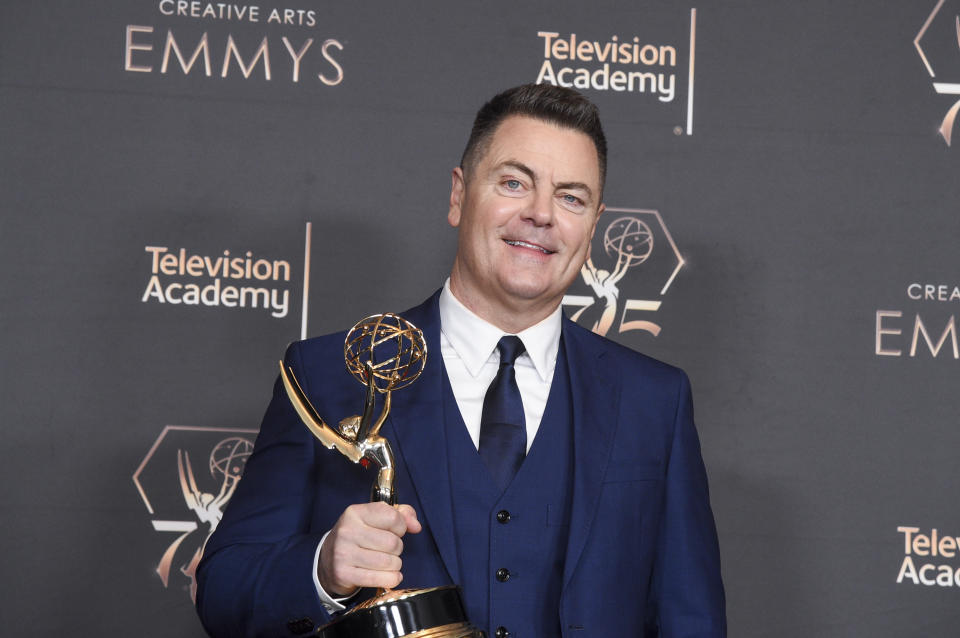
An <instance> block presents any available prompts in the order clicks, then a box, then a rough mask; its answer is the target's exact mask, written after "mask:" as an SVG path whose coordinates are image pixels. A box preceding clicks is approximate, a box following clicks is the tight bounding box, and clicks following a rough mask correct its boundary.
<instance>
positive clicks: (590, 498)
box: [563, 318, 620, 587]
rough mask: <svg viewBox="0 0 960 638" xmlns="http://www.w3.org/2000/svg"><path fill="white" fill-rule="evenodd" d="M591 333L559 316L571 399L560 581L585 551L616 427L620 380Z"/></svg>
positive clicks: (566, 581)
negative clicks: (569, 494) (569, 481)
mask: <svg viewBox="0 0 960 638" xmlns="http://www.w3.org/2000/svg"><path fill="white" fill-rule="evenodd" d="M593 338H594V337H593V335H592V334H590V333H588V332H586V331H584V330H583V329H582V328H580V327H579V326H576V325H575V324H573V323H572V322H570V321H569V320H567V319H566V318H564V320H563V339H564V346H565V347H566V349H567V367H568V368H569V373H570V388H571V395H572V397H571V402H572V404H573V449H574V470H573V501H572V503H571V515H570V537H569V539H568V541H567V553H566V557H565V560H564V567H563V585H564V587H566V585H567V584H568V583H569V582H570V577H571V576H572V575H573V571H574V569H575V568H576V566H577V562H578V561H579V559H580V554H581V553H582V552H583V548H584V545H585V544H586V542H587V538H589V536H590V528H591V526H592V525H593V520H594V518H595V516H596V513H597V504H598V503H599V502H600V490H601V489H602V483H603V476H604V474H605V473H606V469H607V464H608V462H609V460H610V451H611V449H612V443H613V438H614V434H615V432H616V427H617V405H619V398H620V380H619V378H618V377H617V376H616V375H615V374H614V373H613V371H611V370H609V369H607V367H605V366H604V365H603V364H604V362H603V355H604V354H605V351H603V350H599V351H598V350H597V348H596V344H595V343H594V344H592V346H593V347H591V344H588V343H587V340H588V339H593Z"/></svg>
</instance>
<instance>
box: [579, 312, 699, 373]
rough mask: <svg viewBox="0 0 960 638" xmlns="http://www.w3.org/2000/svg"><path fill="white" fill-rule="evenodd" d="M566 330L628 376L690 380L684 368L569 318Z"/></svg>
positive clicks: (609, 364) (605, 362) (585, 347)
mask: <svg viewBox="0 0 960 638" xmlns="http://www.w3.org/2000/svg"><path fill="white" fill-rule="evenodd" d="M564 330H565V331H566V334H568V335H569V336H570V337H571V338H572V339H573V340H575V341H578V342H579V343H580V344H582V347H583V348H584V349H585V350H589V351H594V352H597V353H598V355H599V356H601V357H602V360H603V362H604V363H603V365H604V366H611V367H615V368H616V369H618V370H619V371H620V372H621V373H623V374H625V375H627V376H630V375H640V376H642V377H643V378H645V379H648V380H651V381H652V380H659V381H661V382H664V383H678V382H680V381H681V380H686V379H687V374H686V373H685V372H684V371H683V370H682V369H680V368H678V367H676V366H674V365H671V364H669V363H666V362H664V361H660V360H659V359H655V358H653V357H651V356H649V355H645V354H643V353H642V352H637V351H636V350H634V349H632V348H628V347H627V346H624V345H621V344H619V343H617V342H616V341H613V340H612V339H608V338H607V337H604V336H601V335H598V334H596V333H594V332H593V331H591V330H587V329H586V328H584V327H583V326H580V325H578V324H576V323H574V322H573V321H570V320H569V319H566V318H565V319H564Z"/></svg>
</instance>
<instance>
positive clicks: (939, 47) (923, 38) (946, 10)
mask: <svg viewBox="0 0 960 638" xmlns="http://www.w3.org/2000/svg"><path fill="white" fill-rule="evenodd" d="M944 5H947V6H944ZM913 45H914V46H915V47H916V49H917V53H919V54H920V59H921V60H923V64H924V66H925V67H926V69H927V73H929V74H930V78H931V79H933V80H934V82H933V89H934V90H935V91H936V92H937V93H939V94H941V95H953V96H956V102H954V104H953V106H951V107H950V108H949V109H948V110H947V112H946V114H945V115H944V116H943V121H942V122H941V123H940V128H939V129H938V130H939V133H940V135H941V136H942V137H943V140H944V141H945V142H946V143H947V146H950V143H951V140H952V137H953V129H954V125H955V123H956V119H957V114H958V113H960V82H958V81H954V82H943V81H942V80H943V77H942V74H943V71H944V70H945V69H946V70H947V71H948V72H949V71H950V70H952V71H953V76H954V79H955V80H956V79H960V65H958V64H957V54H958V48H960V2H958V1H957V0H950V2H949V3H947V0H939V1H938V2H937V5H936V6H935V7H934V8H933V11H931V12H930V15H929V16H927V20H926V21H925V22H924V23H923V26H922V27H921V28H920V31H919V32H918V33H917V37H915V38H914V39H913ZM938 71H939V72H940V73H941V75H940V76H938V75H937V72H938ZM937 80H940V81H937Z"/></svg>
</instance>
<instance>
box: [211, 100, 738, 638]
mask: <svg viewBox="0 0 960 638" xmlns="http://www.w3.org/2000/svg"><path fill="white" fill-rule="evenodd" d="M605 169H606V142H605V139H604V136H603V131H602V129H601V126H600V121H599V117H598V114H597V111H596V107H595V106H594V105H593V104H591V103H590V102H589V101H588V100H587V99H586V98H584V97H583V96H581V95H580V94H578V93H576V92H575V91H571V90H569V89H563V88H559V87H553V86H549V85H526V86H521V87H517V88H515V89H510V90H508V91H505V92H504V93H501V94H500V95H498V96H496V97H494V98H493V99H492V100H491V101H490V102H488V103H487V104H486V105H485V106H484V107H483V108H482V109H481V110H480V112H479V113H478V114H477V119H476V121H475V123H474V127H473V131H472V133H471V136H470V139H469V141H468V143H467V147H466V150H465V151H464V154H463V158H462V160H461V165H460V166H459V167H457V168H455V169H454V170H453V175H452V188H451V194H450V208H449V213H448V221H449V223H450V224H451V225H452V226H454V227H456V228H458V247H457V255H456V258H455V260H454V264H453V268H452V270H451V273H450V278H449V279H448V280H447V283H446V284H445V286H444V288H443V289H442V290H441V291H440V292H438V293H436V294H435V295H434V296H432V297H431V298H430V299H428V300H427V301H426V302H425V303H423V304H421V305H420V306H418V307H416V308H413V309H411V310H409V311H407V312H405V313H402V314H403V316H404V317H405V318H406V319H408V320H410V321H412V322H413V323H414V324H416V325H417V326H419V327H420V328H422V329H423V331H424V335H425V337H426V339H427V343H428V344H429V347H430V348H432V350H431V352H432V353H437V354H439V355H440V356H436V354H431V356H430V357H429V359H428V361H427V365H426V366H425V369H424V371H423V374H422V376H421V377H420V379H419V380H418V381H417V383H415V384H413V385H412V386H410V387H408V388H405V389H403V390H401V391H398V392H397V393H396V394H395V396H394V398H393V410H392V412H391V416H390V418H389V419H388V421H387V423H386V424H385V425H384V427H383V429H382V433H383V434H384V435H385V436H386V437H387V438H388V439H390V440H391V441H392V443H393V445H394V449H395V452H396V457H397V458H396V466H397V483H398V492H399V496H400V500H401V502H403V503H405V504H404V505H401V506H400V507H399V508H397V509H393V508H390V507H389V506H387V505H385V504H383V503H373V504H371V503H363V501H364V500H365V495H366V494H367V493H368V490H369V485H370V482H371V479H372V476H371V473H367V472H364V471H363V469H362V468H360V467H359V466H356V465H351V464H349V463H346V462H345V461H344V459H343V458H341V457H340V456H339V455H336V454H334V453H332V452H330V451H328V450H326V449H324V448H323V447H322V446H321V445H320V444H319V443H318V442H317V441H315V440H313V438H312V437H311V435H310V434H309V432H308V431H307V429H306V428H305V427H304V426H303V425H302V423H301V422H300V420H299V418H298V417H297V416H296V414H295V413H294V411H293V409H292V408H291V406H290V403H289V401H288V400H287V397H286V396H285V394H284V390H283V388H282V386H281V385H280V384H279V383H278V384H277V387H276V389H275V392H274V398H273V401H272V402H271V404H270V406H269V408H268V410H267V414H266V416H265V417H264V422H263V425H262V427H261V431H260V435H259V437H258V439H257V445H256V449H255V451H254V453H253V455H252V456H251V458H250V459H249V461H248V463H247V466H246V470H245V475H244V478H243V480H242V481H241V483H240V486H239V487H238V489H237V492H236V494H235V495H234V497H233V500H232V502H231V503H230V506H229V507H228V510H227V512H226V514H225V515H224V518H223V521H222V522H221V524H220V525H219V527H218V529H217V532H216V533H215V534H214V535H213V536H212V537H211V538H210V541H209V542H208V544H207V547H206V550H205V556H204V559H203V562H202V563H201V565H200V567H199V569H198V580H199V590H198V596H197V604H198V608H199V612H200V616H201V619H202V620H203V623H204V625H205V627H206V628H207V629H208V631H209V632H210V633H211V635H214V636H247V635H249V636H261V635H262V636H283V635H288V636H289V635H297V634H299V633H306V632H309V631H311V630H313V629H314V626H315V625H319V624H323V623H325V622H327V621H329V620H330V618H331V615H330V613H331V612H336V611H337V610H339V609H342V608H343V607H344V606H350V605H352V604H356V603H357V602H359V601H360V600H363V599H364V598H366V597H367V594H365V593H358V589H359V588H369V587H395V586H397V585H398V584H400V583H401V581H402V583H403V586H404V587H429V586H436V585H441V584H446V583H458V584H460V585H461V586H462V587H463V590H464V596H465V600H466V605H467V610H468V613H469V615H470V618H471V620H472V621H473V622H474V623H475V624H477V625H479V626H480V627H482V628H484V629H485V631H487V633H488V635H490V636H497V637H498V638H503V637H504V636H522V637H531V638H533V637H535V638H543V637H546V636H560V635H563V636H603V635H616V636H661V637H663V638H671V637H679V636H683V637H686V638H689V637H694V636H696V637H708V636H709V637H721V636H725V635H726V624H725V615H724V614H725V612H724V595H723V586H722V584H721V580H720V564H719V551H718V547H717V539H716V531H715V528H714V522H713V516H712V513H711V511H710V505H709V498H708V494H707V483H706V474H705V471H704V467H703V462H702V460H701V457H700V450H699V443H698V441H697V435H696V431H695V429H694V426H693V420H692V406H691V400H690V390H689V384H688V381H687V378H686V376H685V375H684V374H683V372H681V371H680V370H677V369H676V368H672V367H670V366H667V365H665V364H662V363H659V362H657V361H654V360H652V359H649V358H647V357H644V356H643V355H640V354H637V353H635V352H633V351H631V350H628V349H626V348H623V347H620V346H618V345H616V344H614V343H612V342H610V341H607V340H605V339H603V338H601V337H598V336H596V335H594V334H592V333H590V332H589V331H587V330H584V329H583V328H580V327H579V326H577V325H576V324H573V323H572V322H570V321H568V320H566V319H564V318H563V316H562V315H561V311H560V303H561V300H562V298H563V295H564V292H565V291H566V289H567V287H568V286H569V285H570V283H571V282H572V281H573V280H574V279H575V278H576V277H577V275H578V274H579V272H580V268H581V266H582V265H583V263H584V261H585V259H586V257H587V252H588V247H589V245H590V240H591V237H592V236H593V232H594V228H595V226H596V223H597V218H598V216H599V215H600V214H601V213H602V212H603V204H602V203H601V197H602V192H603V184H604V179H605ZM343 338H344V335H343V334H342V333H341V334H337V335H330V336H327V337H320V338H317V339H311V340H308V341H305V342H300V343H295V344H293V345H292V346H291V347H290V349H289V350H288V352H287V355H286V365H288V366H290V367H291V368H292V369H293V370H294V372H295V374H296V376H297V378H298V379H299V380H300V383H301V385H302V386H303V388H304V390H305V392H306V393H307V395H308V396H309V398H310V400H311V401H312V402H313V404H314V406H315V407H316V408H317V411H318V412H319V413H320V414H321V415H325V418H327V419H339V418H341V417H342V416H347V415H349V414H353V413H354V412H356V411H357V409H358V401H359V400H360V396H361V394H362V390H361V389H360V388H359V386H358V384H357V383H356V382H355V381H354V380H353V379H352V378H351V377H350V375H349V374H348V373H347V372H346V370H345V369H344V368H343V366H342V363H341V360H342V348H343ZM438 346H439V347H438ZM438 351H439V352H438ZM496 406H500V407H499V408H498V407H496ZM359 591H360V592H364V591H365V590H359Z"/></svg>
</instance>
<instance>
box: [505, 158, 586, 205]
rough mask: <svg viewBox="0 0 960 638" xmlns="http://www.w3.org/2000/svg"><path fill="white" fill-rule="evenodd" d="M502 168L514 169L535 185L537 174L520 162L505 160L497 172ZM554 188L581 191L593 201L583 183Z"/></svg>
mask: <svg viewBox="0 0 960 638" xmlns="http://www.w3.org/2000/svg"><path fill="white" fill-rule="evenodd" d="M504 167H509V168H513V169H516V170H518V171H520V172H521V173H524V174H525V175H526V176H527V177H529V178H530V179H531V180H533V181H534V183H536V181H537V174H536V173H534V172H533V169H532V168H530V167H529V166H527V165H526V164H524V163H523V162H520V161H517V160H506V161H504V162H501V163H500V164H499V165H498V166H497V169H498V170H499V169H501V168H504ZM555 186H556V188H561V189H567V190H583V191H586V193H587V195H588V196H589V197H590V199H591V200H592V199H593V190H592V189H591V188H590V187H589V186H587V185H586V184H585V183H583V182H560V183H559V184H556V185H555Z"/></svg>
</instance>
